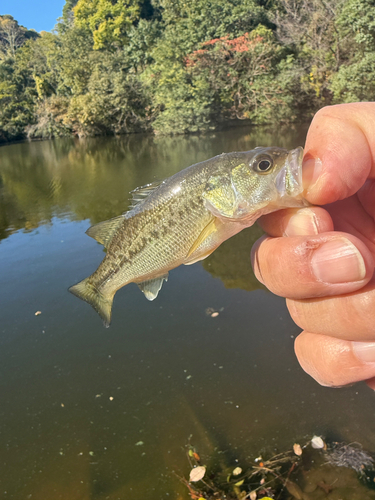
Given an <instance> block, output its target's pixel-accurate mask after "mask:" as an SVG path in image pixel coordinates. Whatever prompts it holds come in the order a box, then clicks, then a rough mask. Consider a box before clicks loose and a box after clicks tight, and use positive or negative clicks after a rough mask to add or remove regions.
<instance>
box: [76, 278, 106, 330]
mask: <svg viewBox="0 0 375 500" xmlns="http://www.w3.org/2000/svg"><path fill="white" fill-rule="evenodd" d="M69 292H71V293H72V294H73V295H75V296H76V297H79V298H80V299H82V300H85V301H86V302H88V303H89V304H90V306H92V307H93V308H94V309H95V311H97V312H98V313H99V316H100V317H101V318H102V320H103V322H104V326H105V327H106V328H108V327H109V325H110V323H111V316H112V303H113V297H114V296H113V295H112V296H111V297H106V296H105V295H103V294H102V293H101V292H99V290H97V289H96V288H95V286H94V285H93V284H92V283H90V282H89V278H86V279H84V280H83V281H80V282H79V283H77V284H76V285H73V286H71V287H70V288H69Z"/></svg>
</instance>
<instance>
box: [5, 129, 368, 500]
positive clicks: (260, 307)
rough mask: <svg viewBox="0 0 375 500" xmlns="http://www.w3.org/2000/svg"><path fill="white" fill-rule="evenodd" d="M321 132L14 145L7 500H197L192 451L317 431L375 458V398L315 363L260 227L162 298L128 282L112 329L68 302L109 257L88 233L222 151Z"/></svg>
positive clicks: (231, 459)
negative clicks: (264, 278)
mask: <svg viewBox="0 0 375 500" xmlns="http://www.w3.org/2000/svg"><path fill="white" fill-rule="evenodd" d="M306 130H307V127H298V128H297V129H288V130H279V131H278V132H277V133H275V132H268V131H266V130H262V129H256V130H254V129H249V128H239V129H231V130H229V131H222V132H215V133H212V134H207V135H204V136H189V137H176V138H155V137H151V136H131V137H120V138H96V139H90V140H81V141H76V140H73V139H72V140H70V139H69V140H55V141H45V142H37V143H31V144H28V143H25V144H13V145H9V146H4V147H2V148H0V238H1V240H0V267H1V272H0V280H1V287H0V311H1V315H0V318H1V322H0V401H1V404H0V464H1V466H0V470H1V474H0V498H4V499H16V500H23V499H33V500H34V499H40V500H45V499H52V500H55V499H69V500H76V499H77V500H78V499H80V500H86V499H100V500H104V499H107V500H117V499H121V500H123V499H126V500H128V499H129V500H154V499H186V498H188V492H187V489H186V488H185V486H184V485H182V484H181V482H180V481H179V479H178V477H177V476H176V474H177V475H180V476H182V475H185V476H187V475H188V473H189V470H190V467H189V464H188V461H187V457H186V450H187V445H189V444H191V445H193V446H195V447H196V449H197V450H198V451H199V453H200V454H201V455H202V456H203V457H204V459H205V460H206V461H209V460H217V461H222V462H223V463H224V464H233V465H234V466H235V465H238V464H240V463H241V462H243V461H246V460H253V459H254V458H255V457H257V456H258V455H259V454H260V453H274V452H276V451H277V450H280V451H283V450H284V449H285V448H289V447H290V446H291V444H293V443H294V442H295V441H298V440H300V441H301V442H302V441H303V442H304V441H306V440H307V439H308V438H309V437H311V436H312V435H313V434H319V435H323V436H325V437H327V438H329V439H331V440H332V439H333V440H343V441H346V442H351V441H358V442H360V443H362V444H363V445H364V446H365V447H366V448H367V449H369V450H375V426H374V409H375V405H374V396H373V394H372V392H371V391H370V390H369V389H368V388H367V387H366V386H365V385H356V386H353V387H350V388H345V389H340V390H335V389H329V388H323V387H320V386H318V385H317V384H316V383H315V382H314V381H313V380H311V379H310V378H309V377H308V376H307V375H306V374H305V373H304V372H303V371H302V369H301V368H300V367H299V365H298V363H297V361H296V359H295V357H294V353H293V341H294V338H295V336H296V335H298V333H299V329H298V328H297V327H296V326H295V325H294V324H293V322H292V321H291V320H290V318H289V316H288V313H287V310H286V307H285V304H284V301H283V299H281V298H279V297H275V296H274V295H272V294H271V293H269V292H267V291H266V290H265V289H264V288H263V287H262V286H260V285H259V283H258V282H257V281H256V279H255V278H254V276H253V274H252V271H251V267H250V263H249V253H250V248H251V245H252V243H253V242H254V241H255V240H256V239H257V238H258V237H259V236H260V234H261V232H260V230H259V229H258V228H257V227H256V226H254V227H253V228H251V229H248V230H246V231H244V232H242V233H240V234H239V235H237V236H236V237H234V238H232V239H231V240H229V241H227V242H226V243H225V244H223V245H222V246H221V247H220V248H219V249H218V250H217V251H216V252H215V253H214V254H213V255H212V256H210V257H209V258H208V259H207V260H206V261H204V262H203V263H197V264H194V265H193V266H189V267H185V266H182V267H180V268H178V269H175V270H173V271H172V272H171V273H170V277H169V281H168V283H167V284H165V285H164V287H163V289H162V291H161V293H160V294H159V296H158V298H157V300H155V301H154V302H148V301H147V300H145V298H144V296H143V294H142V293H141V292H140V291H139V289H138V287H137V286H136V285H134V284H131V285H129V286H126V287H124V288H122V289H121V290H120V291H119V292H118V293H117V294H116V298H115V301H114V308H113V317H112V325H111V327H110V328H109V329H105V328H104V327H103V324H102V322H101V320H100V318H99V317H98V315H97V314H96V313H95V312H94V311H93V310H92V309H91V308H90V307H89V306H88V305H87V304H86V303H84V302H82V301H80V300H79V299H77V298H76V297H74V296H73V295H71V294H69V293H68V291H67V289H68V287H69V286H71V285H72V284H74V283H76V282H77V281H79V280H81V279H83V278H84V277H86V276H88V275H89V274H91V273H92V272H93V271H94V270H95V269H96V267H97V266H98V264H99V263H100V261H101V260H102V258H103V256H104V253H103V248H102V246H101V245H99V244H97V243H96V242H95V241H94V240H93V239H91V238H89V237H88V236H87V235H85V231H86V229H87V228H88V227H89V226H90V225H92V224H94V223H97V222H100V221H102V220H105V219H108V218H110V217H113V216H116V215H118V214H120V213H122V212H124V211H125V210H126V209H127V207H128V203H129V194H128V193H129V191H131V190H132V189H134V188H136V187H137V186H140V185H143V184H146V183H148V182H152V181H153V180H155V179H163V178H165V177H167V176H170V175H172V174H173V173H175V172H177V171H178V170H181V169H182V168H184V167H187V166H188V165H190V164H193V163H196V162H199V161H202V160H205V159H207V158H210V157H212V156H214V155H217V154H219V153H222V152H230V151H239V150H249V149H252V148H253V147H255V146H259V145H265V146H268V145H275V146H281V147H287V148H292V147H296V146H298V145H303V143H304V138H305V134H306ZM207 310H208V312H209V311H213V310H214V311H217V312H219V315H218V316H217V317H211V315H210V314H207Z"/></svg>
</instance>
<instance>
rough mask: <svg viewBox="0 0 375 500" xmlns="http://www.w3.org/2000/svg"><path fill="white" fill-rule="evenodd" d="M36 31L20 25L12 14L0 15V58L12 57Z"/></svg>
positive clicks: (36, 35) (34, 35)
mask: <svg viewBox="0 0 375 500" xmlns="http://www.w3.org/2000/svg"><path fill="white" fill-rule="evenodd" d="M38 36H39V35H38V33H37V32H36V31H32V30H30V31H29V30H27V29H26V28H24V27H23V26H20V25H19V24H18V22H17V21H16V20H15V19H13V17H12V16H9V15H5V16H0V60H4V59H6V58H7V57H14V56H15V55H16V50H17V49H18V48H19V47H21V45H22V44H23V43H24V42H25V41H26V40H28V39H30V38H32V39H35V38H37V37H38Z"/></svg>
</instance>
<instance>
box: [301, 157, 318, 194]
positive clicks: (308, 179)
mask: <svg viewBox="0 0 375 500" xmlns="http://www.w3.org/2000/svg"><path fill="white" fill-rule="evenodd" d="M321 172H322V162H321V160H320V159H319V158H309V159H307V160H304V161H303V163H302V183H303V187H304V189H307V190H308V191H309V189H310V188H311V187H312V186H313V185H314V184H315V182H316V181H317V180H318V178H319V176H320V174H321Z"/></svg>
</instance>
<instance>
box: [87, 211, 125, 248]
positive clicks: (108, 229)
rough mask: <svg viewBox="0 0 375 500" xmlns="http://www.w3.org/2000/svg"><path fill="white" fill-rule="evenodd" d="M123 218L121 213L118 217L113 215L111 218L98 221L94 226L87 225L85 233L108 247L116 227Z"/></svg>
mask: <svg viewBox="0 0 375 500" xmlns="http://www.w3.org/2000/svg"><path fill="white" fill-rule="evenodd" d="M124 220H125V219H124V217H123V215H119V216H118V217H113V219H109V220H105V221H104V222H99V224H95V225H94V226H91V227H89V228H88V230H87V231H86V234H88V235H89V236H91V238H94V240H96V241H98V242H99V243H101V244H102V245H104V246H105V247H108V245H109V244H110V242H111V240H112V238H113V235H114V234H115V232H116V229H117V228H118V227H119V226H120V224H121V223H122V222H123V221H124Z"/></svg>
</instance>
